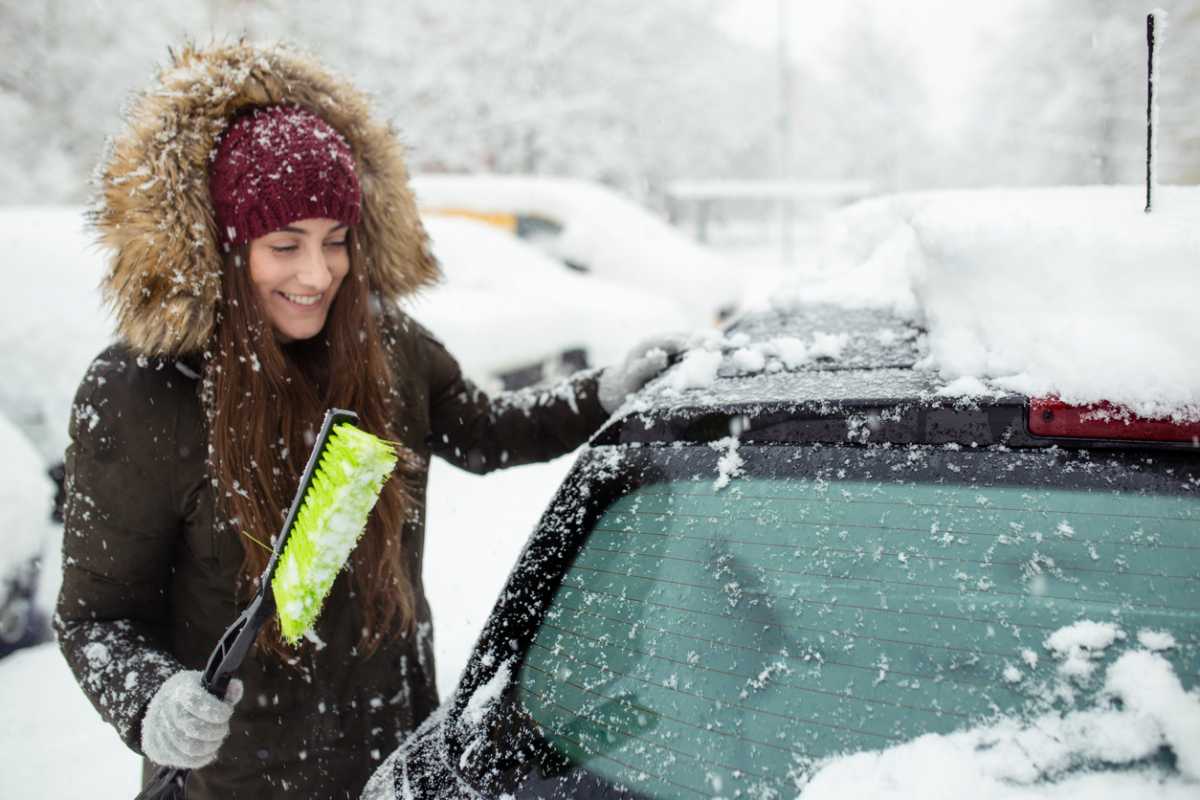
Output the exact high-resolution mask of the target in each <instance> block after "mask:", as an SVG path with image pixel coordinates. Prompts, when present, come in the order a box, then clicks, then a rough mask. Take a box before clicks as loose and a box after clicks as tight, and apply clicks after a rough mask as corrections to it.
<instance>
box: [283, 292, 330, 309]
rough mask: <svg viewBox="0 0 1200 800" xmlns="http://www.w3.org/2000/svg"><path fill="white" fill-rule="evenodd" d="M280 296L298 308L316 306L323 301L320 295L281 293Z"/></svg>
mask: <svg viewBox="0 0 1200 800" xmlns="http://www.w3.org/2000/svg"><path fill="white" fill-rule="evenodd" d="M280 294H282V295H283V296H284V297H286V298H287V299H288V300H291V301H292V302H293V303H295V304H296V305H298V306H311V305H316V304H317V303H318V302H320V300H321V295H319V294H288V293H287V292H280Z"/></svg>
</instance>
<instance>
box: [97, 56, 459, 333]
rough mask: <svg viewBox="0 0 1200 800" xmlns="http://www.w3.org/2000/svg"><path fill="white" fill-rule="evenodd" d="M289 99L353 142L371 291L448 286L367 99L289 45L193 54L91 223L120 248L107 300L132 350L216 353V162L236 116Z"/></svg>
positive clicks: (173, 70) (120, 154) (134, 136)
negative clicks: (441, 281)
mask: <svg viewBox="0 0 1200 800" xmlns="http://www.w3.org/2000/svg"><path fill="white" fill-rule="evenodd" d="M278 103H293V104H296V105H300V106H303V107H305V108H308V109H309V110H311V111H313V112H315V113H316V114H318V115H319V116H321V117H322V118H323V119H324V120H325V121H326V122H328V123H329V124H330V125H332V126H333V127H334V128H336V129H337V130H338V131H339V132H340V133H341V134H342V135H343V136H344V137H345V138H346V140H347V141H348V142H349V144H350V148H351V150H352V151H353V153H354V160H355V165H356V169H357V172H358V179H359V183H360V185H361V187H362V222H361V224H360V225H359V226H358V228H357V230H356V232H355V233H356V240H357V241H358V242H359V244H360V246H361V248H362V250H363V256H364V258H363V259H362V263H364V264H365V265H366V269H367V275H368V278H369V280H370V285H371V289H372V291H373V292H375V293H377V294H378V295H379V296H380V297H381V298H383V299H385V300H389V299H396V298H399V297H401V296H403V295H406V294H408V293H410V292H412V291H414V290H416V289H418V288H420V287H422V286H425V285H428V284H432V283H433V282H435V281H436V280H437V279H438V277H439V271H438V267H437V263H436V262H435V260H434V258H433V256H432V255H431V253H430V251H429V242H428V237H427V236H426V234H425V230H424V228H423V227H422V225H421V220H420V217H419V216H418V214H417V207H416V203H415V201H414V199H413V195H412V191H411V190H410V188H409V183H408V172H407V170H406V168H405V165H404V152H403V148H402V146H401V144H400V142H399V140H398V138H397V136H396V133H395V131H394V130H393V129H392V128H391V127H390V126H388V125H386V124H383V123H382V122H380V121H378V120H376V119H374V118H373V117H372V116H371V113H370V109H369V107H368V101H367V98H366V96H365V95H364V94H363V93H361V92H360V91H358V90H357V89H355V88H354V87H353V86H351V85H349V83H347V82H346V81H345V80H344V79H341V78H339V77H337V76H335V75H334V74H333V73H331V72H330V71H328V70H327V69H325V68H324V67H323V66H321V65H320V64H319V63H317V62H316V61H315V60H314V59H312V58H311V57H309V56H306V55H304V54H301V53H299V52H297V51H295V50H292V49H289V48H287V47H284V46H282V45H272V46H268V47H262V46H253V45H250V44H247V43H244V42H239V43H236V44H218V45H213V46H210V47H207V48H198V47H196V46H194V45H187V46H186V47H184V48H183V49H182V50H180V51H177V52H172V53H171V61H170V64H168V65H167V66H166V67H165V68H163V69H162V70H161V71H160V73H159V75H158V78H157V81H156V82H155V84H154V85H152V86H151V87H150V88H148V89H146V90H144V91H143V92H141V93H140V94H138V95H137V96H136V97H135V98H134V100H133V102H132V103H131V104H130V107H129V110H128V112H127V118H126V119H127V121H126V127H125V129H124V130H123V131H122V132H121V133H120V134H119V135H118V136H117V137H116V138H115V139H114V140H113V142H112V144H111V148H110V151H109V153H108V155H107V156H106V157H105V159H104V161H103V162H102V163H101V165H100V167H99V169H98V171H97V182H98V184H99V186H98V189H99V191H98V195H97V198H96V201H95V205H94V207H93V209H92V212H91V217H92V222H93V224H94V226H95V228H96V230H97V232H98V234H99V239H100V243H101V245H102V246H104V247H105V248H107V249H108V250H109V252H110V262H109V268H108V272H107V274H106V275H105V278H104V281H103V292H104V298H105V302H107V303H108V304H109V305H110V306H111V307H112V309H113V311H114V313H115V317H116V323H117V333H118V335H119V336H120V337H121V338H122V339H123V340H124V341H125V342H127V343H128V345H129V346H130V347H131V348H132V349H133V350H134V351H135V352H137V353H139V354H141V355H146V356H170V355H181V354H185V353H195V352H198V351H201V350H203V349H204V347H205V346H206V344H207V343H208V341H209V338H210V337H211V335H212V333H213V329H214V324H215V319H216V312H217V308H218V305H219V303H220V295H221V269H222V265H223V259H222V254H221V251H220V249H219V246H218V243H217V229H216V223H215V222H214V218H213V217H214V215H213V207H212V201H211V200H210V198H209V192H208V165H209V162H210V159H211V154H212V153H213V151H214V145H215V143H216V141H217V139H218V137H219V136H220V134H221V132H222V131H224V130H225V126H226V125H227V123H228V122H229V120H230V119H231V118H232V117H233V116H234V115H235V114H236V113H237V112H238V111H239V110H241V109H243V108H246V107H250V106H265V105H274V104H278Z"/></svg>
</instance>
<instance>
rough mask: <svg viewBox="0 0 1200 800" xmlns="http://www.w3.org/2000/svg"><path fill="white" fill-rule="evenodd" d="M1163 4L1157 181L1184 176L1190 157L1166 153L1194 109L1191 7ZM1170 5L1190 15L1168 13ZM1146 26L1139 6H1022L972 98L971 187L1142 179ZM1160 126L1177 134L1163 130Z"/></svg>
mask: <svg viewBox="0 0 1200 800" xmlns="http://www.w3.org/2000/svg"><path fill="white" fill-rule="evenodd" d="M1164 5H1166V6H1168V11H1169V13H1171V19H1170V29H1169V40H1168V44H1166V47H1165V48H1164V65H1163V66H1164V86H1163V88H1162V89H1163V91H1162V95H1160V100H1162V104H1163V116H1164V134H1163V138H1160V143H1162V144H1163V145H1164V146H1163V150H1164V156H1165V157H1164V158H1163V161H1162V162H1160V179H1162V180H1163V181H1164V182H1169V181H1172V180H1177V179H1178V178H1180V176H1181V175H1183V174H1184V173H1186V170H1187V166H1186V163H1184V162H1187V161H1188V158H1189V157H1188V156H1186V155H1183V152H1182V150H1176V149H1175V148H1174V146H1172V145H1174V143H1175V142H1176V140H1178V139H1180V138H1182V139H1188V138H1189V137H1190V136H1193V134H1189V133H1188V130H1189V128H1190V130H1192V131H1195V126H1196V125H1198V124H1200V122H1198V121H1196V120H1198V119H1200V118H1198V115H1196V113H1195V112H1194V110H1190V112H1189V110H1188V108H1187V106H1188V104H1189V103H1194V96H1195V92H1194V90H1192V91H1188V90H1189V89H1190V85H1192V84H1194V83H1195V74H1196V65H1198V61H1196V59H1198V56H1196V52H1198V47H1196V38H1195V32H1194V29H1195V26H1196V22H1195V6H1196V4H1195V0H1177V1H1176V2H1175V4H1170V2H1166V4H1164ZM1172 5H1174V6H1178V7H1180V8H1190V11H1189V12H1184V13H1182V14H1177V13H1174V12H1172V11H1171V8H1170V6H1172ZM1145 20H1146V7H1144V6H1141V5H1139V4H1130V2H1128V1H1127V0H1038V1H1037V2H1031V4H1027V5H1026V7H1025V12H1024V13H1022V14H1021V16H1020V17H1019V18H1018V19H1016V25H1015V28H1014V30H1013V31H1012V36H1010V37H1009V40H1008V42H1007V44H1006V46H1004V47H1001V48H1000V49H998V50H997V52H996V54H995V56H994V58H992V60H991V66H990V70H989V74H988V77H986V78H985V80H984V82H983V84H982V85H980V88H979V92H978V94H977V95H976V96H974V107H976V108H974V114H973V115H972V119H973V124H972V126H971V136H970V145H971V149H972V150H973V151H974V154H976V156H977V158H976V161H974V163H973V166H972V169H971V178H972V180H973V181H977V182H989V184H1015V185H1030V184H1117V182H1124V184H1138V182H1139V181H1141V180H1142V179H1144V174H1145V146H1146V145H1145V114H1146V43H1145V25H1146V22H1145ZM1189 42H1190V43H1189ZM1168 64H1170V67H1169V70H1168ZM1189 71H1190V72H1189ZM1189 76H1190V77H1189ZM1169 96H1171V98H1170V100H1169V98H1168V97H1169ZM1193 108H1194V106H1193ZM1168 120H1170V121H1171V124H1177V125H1178V126H1180V127H1178V128H1175V130H1172V131H1171V132H1170V133H1168V132H1165V126H1166V121H1168ZM1169 143H1170V144H1169ZM1168 152H1169V154H1170V155H1168ZM1192 158H1194V156H1192Z"/></svg>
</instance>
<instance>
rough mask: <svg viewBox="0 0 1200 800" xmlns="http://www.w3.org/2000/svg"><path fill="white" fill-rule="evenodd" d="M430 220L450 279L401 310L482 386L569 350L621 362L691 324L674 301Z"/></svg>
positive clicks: (471, 224)
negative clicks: (653, 339) (641, 345)
mask: <svg viewBox="0 0 1200 800" xmlns="http://www.w3.org/2000/svg"><path fill="white" fill-rule="evenodd" d="M425 225H426V229H427V230H428V231H429V235H430V238H431V240H432V243H433V251H434V254H435V255H436V256H437V258H438V260H439V262H441V265H442V269H443V271H444V272H445V276H446V279H445V281H444V283H443V284H442V285H439V286H437V287H435V288H433V289H430V290H427V291H426V292H423V293H422V294H420V295H418V296H417V297H414V298H412V299H411V300H409V301H407V302H406V303H405V307H406V309H407V310H408V311H409V312H410V313H412V315H413V316H414V317H416V318H417V319H418V320H419V321H420V322H421V323H422V324H424V325H425V326H426V327H428V328H429V329H430V330H431V331H432V332H433V333H434V335H436V336H437V337H438V338H439V339H441V340H442V341H443V342H444V343H445V344H446V346H447V347H448V348H449V350H450V352H451V353H453V354H454V356H455V358H457V359H458V361H459V363H460V365H461V366H462V368H463V371H464V372H465V373H466V374H468V375H470V376H471V377H473V378H475V379H476V380H477V382H480V383H482V384H484V385H487V382H488V376H489V375H492V374H495V373H498V372H501V371H504V370H507V369H513V368H517V367H523V366H527V365H528V364H529V363H530V361H531V360H533V359H535V358H549V357H552V356H555V355H557V354H559V353H561V352H562V351H564V350H568V349H572V348H581V349H584V350H586V351H587V354H588V357H589V360H590V362H591V364H592V365H593V366H606V365H608V364H612V363H617V362H619V361H620V359H622V358H623V357H624V356H625V354H626V352H627V351H628V350H629V349H630V348H631V347H633V346H634V345H635V344H637V343H638V342H640V341H642V340H644V339H646V338H647V337H648V336H651V335H654V334H661V333H667V332H674V331H686V330H687V329H688V327H689V324H688V318H687V316H686V315H685V313H684V311H683V310H682V309H681V307H680V306H679V305H678V304H677V303H675V302H674V301H673V300H672V299H670V297H667V296H654V295H652V294H650V293H648V292H645V291H642V290H639V289H637V288H636V287H629V286H624V285H621V284H619V283H616V282H614V281H610V280H605V279H603V278H601V277H598V276H593V275H588V276H583V275H578V274H576V273H573V272H571V271H570V270H568V269H567V268H566V267H564V266H563V265H562V264H560V263H558V262H557V261H555V260H554V259H552V258H550V257H549V256H546V255H543V254H542V253H540V252H539V251H537V250H536V249H534V248H532V247H530V246H529V245H527V244H525V243H523V242H521V241H520V240H518V239H515V238H514V237H513V236H512V235H511V234H509V233H506V232H504V231H502V230H500V229H498V228H495V227H492V226H490V225H486V224H483V223H481V222H475V221H471V220H467V219H459V218H453V217H440V216H435V215H426V219H425Z"/></svg>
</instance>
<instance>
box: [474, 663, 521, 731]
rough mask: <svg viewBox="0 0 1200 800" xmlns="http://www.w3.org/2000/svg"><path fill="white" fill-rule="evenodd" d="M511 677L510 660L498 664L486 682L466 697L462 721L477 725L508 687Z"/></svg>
mask: <svg viewBox="0 0 1200 800" xmlns="http://www.w3.org/2000/svg"><path fill="white" fill-rule="evenodd" d="M511 677H512V660H511V659H510V660H508V661H505V662H504V663H503V664H501V665H500V666H498V667H496V671H495V672H494V673H493V674H492V677H491V678H489V679H488V680H487V681H486V682H484V683H483V684H481V685H480V686H479V688H477V689H476V690H475V691H474V692H472V693H471V696H470V697H468V698H467V705H466V708H464V709H463V713H462V721H463V723H465V724H467V725H478V724H479V723H480V722H482V721H483V717H484V715H485V714H487V711H488V709H489V708H491V706H492V704H493V703H495V702H496V701H497V700H498V699H500V695H501V694H503V693H504V690H505V689H506V688H507V687H508V681H509V679H510V678H511Z"/></svg>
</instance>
